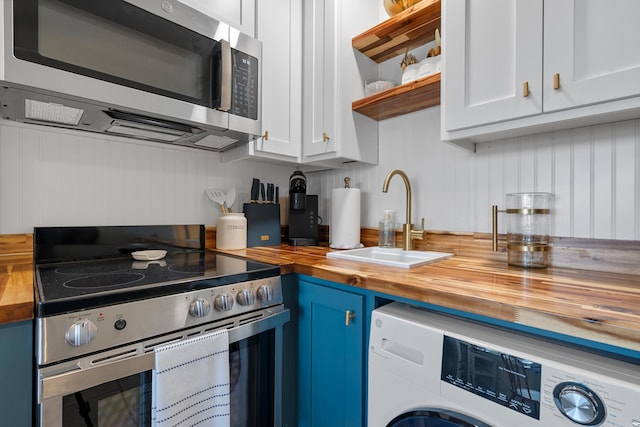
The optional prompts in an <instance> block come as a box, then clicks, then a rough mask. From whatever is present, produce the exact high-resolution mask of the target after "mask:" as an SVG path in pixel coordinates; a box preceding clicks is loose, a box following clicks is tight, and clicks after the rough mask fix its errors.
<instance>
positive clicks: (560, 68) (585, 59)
mask: <svg viewBox="0 0 640 427" xmlns="http://www.w3.org/2000/svg"><path fill="white" fill-rule="evenodd" d="M638 17H640V2H638V1H637V0H609V1H599V0H563V1H557V0H556V1H550V2H548V6H547V3H545V10H544V37H545V39H544V80H545V81H547V82H549V83H550V84H545V86H544V95H543V96H544V109H545V111H556V110H562V109H565V108H572V107H575V106H580V105H588V104H595V103H599V102H606V101H611V100H616V99H622V98H627V97H631V96H638V95H640V49H638V42H640V25H638ZM555 74H558V80H559V88H558V89H554V86H553V76H554V75H555Z"/></svg>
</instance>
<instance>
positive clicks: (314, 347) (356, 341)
mask: <svg viewBox="0 0 640 427" xmlns="http://www.w3.org/2000/svg"><path fill="white" fill-rule="evenodd" d="M298 292H299V296H298V301H299V307H298V310H299V312H298V321H299V324H298V327H299V335H298V338H299V393H300V394H299V398H300V400H299V417H300V423H299V425H300V427H304V426H310V427H311V426H315V427H323V426H332V427H340V426H348V427H357V426H361V425H363V408H364V390H365V389H366V387H365V382H364V371H365V370H364V358H363V354H364V345H365V341H364V337H365V311H364V308H365V297H364V296H363V295H359V294H355V293H351V292H347V291H344V290H341V289H336V288H333V287H328V286H322V285H320V284H317V283H314V282H310V281H306V280H305V279H301V280H300V283H299V289H298ZM349 314H350V315H351V316H349Z"/></svg>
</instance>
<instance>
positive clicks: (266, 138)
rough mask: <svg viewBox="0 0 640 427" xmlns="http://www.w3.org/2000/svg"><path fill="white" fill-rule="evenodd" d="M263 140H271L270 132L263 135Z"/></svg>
mask: <svg viewBox="0 0 640 427" xmlns="http://www.w3.org/2000/svg"><path fill="white" fill-rule="evenodd" d="M262 139H264V140H265V141H268V140H269V131H268V130H265V131H264V135H262Z"/></svg>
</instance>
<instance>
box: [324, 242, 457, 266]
mask: <svg viewBox="0 0 640 427" xmlns="http://www.w3.org/2000/svg"><path fill="white" fill-rule="evenodd" d="M452 256H453V254H449V253H446V252H428V251H405V250H402V249H400V248H379V247H377V246H374V247H370V248H360V249H350V250H347V251H334V252H327V258H337V259H346V260H349V261H360V262H369V263H373V264H381V265H389V266H392V267H402V268H411V267H417V266H419V265H424V264H429V263H431V262H434V261H439V260H442V259H445V258H449V257H452Z"/></svg>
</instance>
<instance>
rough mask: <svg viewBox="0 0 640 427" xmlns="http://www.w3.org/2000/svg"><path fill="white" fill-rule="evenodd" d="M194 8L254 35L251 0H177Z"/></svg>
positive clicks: (253, 5) (253, 11) (253, 8)
mask: <svg viewBox="0 0 640 427" xmlns="http://www.w3.org/2000/svg"><path fill="white" fill-rule="evenodd" d="M179 1H180V2H181V3H184V4H186V5H187V6H190V7H192V8H194V9H197V10H199V11H201V12H202V13H206V14H207V15H209V16H212V17H213V18H215V19H217V20H219V21H222V22H224V23H225V24H228V25H231V26H232V27H233V28H235V29H237V30H240V31H241V32H243V33H245V34H246V35H248V36H251V37H254V36H255V8H256V6H255V4H254V1H253V0H179Z"/></svg>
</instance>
